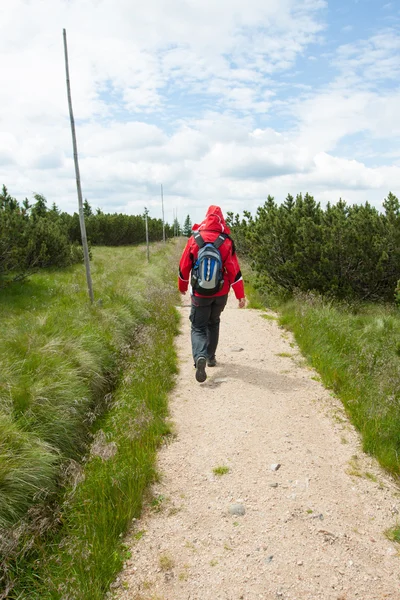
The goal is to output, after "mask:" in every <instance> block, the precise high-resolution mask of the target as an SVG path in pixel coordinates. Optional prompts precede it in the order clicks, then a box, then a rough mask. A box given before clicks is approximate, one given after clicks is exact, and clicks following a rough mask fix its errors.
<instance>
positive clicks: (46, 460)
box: [0, 244, 179, 600]
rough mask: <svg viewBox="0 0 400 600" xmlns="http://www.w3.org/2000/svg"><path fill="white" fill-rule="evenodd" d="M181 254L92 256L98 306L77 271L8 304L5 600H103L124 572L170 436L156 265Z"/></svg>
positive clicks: (2, 405)
mask: <svg viewBox="0 0 400 600" xmlns="http://www.w3.org/2000/svg"><path fill="white" fill-rule="evenodd" d="M177 252H179V249H177V248H176V247H174V246H173V245H169V244H168V245H167V247H166V248H165V247H163V245H158V246H156V247H154V249H153V252H152V258H151V264H150V266H148V265H147V262H146V254H145V250H144V249H143V248H112V249H111V248H109V249H108V248H96V249H95V250H94V260H93V265H92V276H93V282H94V290H95V296H96V300H98V299H100V298H101V303H98V304H96V305H95V306H93V307H92V306H90V305H89V304H88V301H87V298H86V292H85V284H84V280H83V278H84V275H83V273H82V268H81V267H78V266H76V267H73V268H70V269H67V270H65V271H54V272H46V273H41V274H38V275H36V276H35V277H33V278H32V279H31V281H29V282H27V283H25V284H24V285H23V286H22V285H20V286H16V287H14V288H10V289H9V290H5V291H3V292H2V297H1V298H0V308H1V311H2V312H1V314H2V316H1V318H0V320H1V326H2V331H3V332H5V334H4V335H3V336H2V339H1V342H0V361H1V363H2V366H4V368H3V369H2V372H1V375H0V435H1V437H0V439H1V442H0V443H1V447H0V492H1V493H0V499H1V500H0V520H1V525H2V527H6V528H7V531H9V536H8V537H7V536H4V537H3V538H2V556H3V561H2V567H3V573H4V575H3V581H2V584H3V588H7V587H9V588H10V590H9V595H8V596H7V597H8V598H10V599H12V598H15V599H17V598H18V599H22V598H27V597H29V598H30V599H32V600H35V599H39V598H40V599H43V600H46V599H50V598H62V597H64V598H66V597H71V598H72V597H74V598H78V597H79V599H80V600H85V599H86V600H89V599H90V600H97V599H98V600H100V599H102V598H104V594H105V592H106V591H107V589H108V586H109V584H110V583H111V582H112V581H113V579H114V577H115V575H116V573H117V572H118V571H119V570H120V568H121V567H122V564H123V561H124V549H123V546H122V543H121V539H122V538H121V536H122V535H123V533H125V532H126V530H127V527H128V526H129V523H130V521H131V519H132V517H134V516H137V515H138V514H139V513H140V509H141V503H142V495H143V491H144V489H145V487H146V486H147V484H148V483H149V482H150V481H152V480H153V479H154V477H155V476H156V473H155V470H154V458H155V452H156V448H157V446H158V444H159V443H160V440H161V439H162V437H163V436H165V435H166V434H168V432H169V429H168V426H167V425H166V422H165V416H166V415H167V393H168V390H169V389H170V388H171V386H172V384H173V380H174V374H175V372H176V356H175V351H174V348H173V339H174V335H175V334H176V332H177V325H178V321H177V318H178V317H177V313H176V311H175V308H174V305H175V303H176V302H177V294H176V292H175V273H174V272H173V270H169V269H166V268H165V264H168V261H165V260H164V256H165V253H167V254H168V255H169V256H170V257H172V256H173V260H171V259H170V260H169V262H170V263H171V264H174V262H177V260H178V255H177ZM160 299H162V301H160ZM112 390H115V392H114V395H113V396H111V394H110V392H111V391H112ZM92 435H93V438H92V439H93V441H94V442H95V444H94V446H95V448H94V449H93V452H92V453H91V454H90V453H88V448H89V445H90V440H91V436H92ZM82 457H83V458H85V461H84V462H83V463H81V458H82ZM64 490H66V491H64ZM28 516H29V518H28ZM16 533H18V534H19V537H18V536H17V538H16Z"/></svg>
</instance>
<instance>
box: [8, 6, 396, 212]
mask: <svg viewBox="0 0 400 600" xmlns="http://www.w3.org/2000/svg"><path fill="white" fill-rule="evenodd" d="M64 28H65V29H66V33H67V42H68V55H69V71H70V81H71V92H72V104H73V112H74V118H75V126H76V136H77V143H78V154H79V167H80V174H81V185H82V194H83V197H84V198H86V199H87V200H88V202H89V203H90V205H91V206H92V207H93V208H101V209H102V210H103V211H104V212H122V213H126V214H141V213H143V211H144V208H145V207H147V208H148V209H149V211H150V216H152V217H155V218H159V217H161V216H162V204H161V193H160V190H161V184H162V185H163V192H164V208H165V220H166V221H167V222H169V223H172V221H173V218H174V216H175V215H177V216H178V219H179V220H180V222H181V223H183V221H184V220H185V217H186V215H188V214H189V215H190V217H191V220H192V222H193V223H194V222H196V221H197V222H198V221H200V220H201V219H202V218H203V216H204V213H205V211H206V209H207V207H208V206H209V205H210V204H218V205H219V206H221V208H222V210H223V211H224V212H225V213H226V212H227V211H232V212H234V213H239V214H241V213H242V211H243V210H248V211H250V212H252V213H253V214H255V213H256V210H257V207H258V206H260V205H262V204H263V203H264V201H265V200H266V198H267V196H268V194H271V195H272V196H274V197H275V199H276V201H277V202H282V201H283V200H284V199H285V197H286V196H287V194H288V193H291V194H293V195H295V194H297V193H299V192H302V193H306V192H308V193H310V194H312V195H314V197H315V199H316V200H317V201H319V202H320V203H321V205H322V206H326V203H327V202H328V201H329V202H331V203H336V202H337V201H338V200H339V198H343V199H344V200H345V201H346V202H348V203H349V204H354V203H365V202H366V201H368V202H370V203H371V204H372V205H374V206H376V207H377V208H378V209H381V207H382V201H383V200H384V198H385V197H386V196H387V194H388V192H389V191H392V192H393V193H394V194H396V195H397V196H400V144H399V142H400V3H399V2H398V0H396V1H393V2H385V1H382V2H381V1H379V0H246V1H244V0H146V1H143V0H141V1H140V2H139V0H79V1H78V0H12V1H9V2H6V1H5V0H2V2H1V3H0V74H1V79H0V81H1V85H0V109H1V110H0V185H2V184H5V185H6V186H7V188H8V190H9V193H10V194H11V195H12V196H14V197H16V198H17V199H18V200H20V201H22V200H23V199H24V198H25V197H28V199H30V200H32V198H33V194H36V193H39V194H42V195H44V196H45V197H46V199H47V201H48V204H49V206H50V205H51V204H52V203H53V202H55V203H56V204H57V206H58V207H59V208H60V209H61V210H63V211H67V212H70V213H72V212H74V211H76V210H77V191H76V180H75V170H74V160H73V148H72V138H71V129H70V119H69V112H68V102H67V89H66V76H65V63H64V47H63V29H64Z"/></svg>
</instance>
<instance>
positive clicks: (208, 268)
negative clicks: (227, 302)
mask: <svg viewBox="0 0 400 600" xmlns="http://www.w3.org/2000/svg"><path fill="white" fill-rule="evenodd" d="M193 237H194V239H195V242H196V244H197V245H198V247H199V253H198V256H197V260H196V262H195V263H194V265H193V268H192V277H191V281H190V283H191V285H192V288H193V290H194V291H196V292H197V293H198V294H201V295H202V296H214V295H215V294H217V293H218V292H219V291H220V290H221V289H222V286H223V285H224V275H223V264H222V258H221V254H220V252H219V249H218V248H219V247H220V246H221V245H222V244H223V243H224V241H225V240H226V238H227V237H228V236H227V235H225V234H223V233H221V234H220V235H219V236H218V237H217V239H216V240H215V241H214V242H205V241H204V240H203V238H202V237H201V235H200V233H198V232H196V233H194V234H193Z"/></svg>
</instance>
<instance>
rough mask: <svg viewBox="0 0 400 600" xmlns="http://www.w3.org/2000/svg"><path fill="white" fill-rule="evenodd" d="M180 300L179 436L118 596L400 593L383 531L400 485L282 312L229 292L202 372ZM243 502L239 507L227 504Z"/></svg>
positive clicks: (367, 596) (173, 599) (200, 598)
mask: <svg viewBox="0 0 400 600" xmlns="http://www.w3.org/2000/svg"><path fill="white" fill-rule="evenodd" d="M184 302H185V306H183V307H182V308H181V309H180V310H181V313H182V333H181V335H180V336H179V338H178V340H177V346H178V352H179V357H180V363H181V370H180V375H179V377H178V381H177V387H176V389H175V390H174V392H173V394H172V397H171V418H172V420H173V422H174V423H175V429H176V434H177V435H176V438H175V439H174V440H173V441H171V443H169V444H168V445H166V446H165V447H163V448H162V449H161V451H160V453H159V470H160V473H161V475H162V479H161V481H160V482H159V483H157V484H156V485H155V486H154V488H153V494H154V500H153V503H152V507H149V508H148V509H146V510H145V512H144V514H143V517H142V519H141V520H140V521H137V522H136V523H135V524H134V527H133V528H132V532H131V534H130V535H129V536H128V540H127V544H128V545H129V546H131V552H132V556H131V558H130V559H129V560H128V561H127V563H126V566H125V570H124V571H123V572H122V573H121V575H120V577H119V578H118V580H117V582H116V593H115V595H116V598H118V599H119V600H128V599H129V600H219V599H224V600H240V599H243V600H256V599H257V600H258V599H263V600H270V599H271V600H272V599H284V600H289V599H290V600H295V599H298V600H300V599H301V600H306V599H307V600H317V599H321V600H381V599H382V600H383V599H388V598H389V599H392V600H400V557H399V555H398V553H397V552H398V548H396V545H395V544H393V543H392V542H390V541H389V540H388V539H387V538H386V537H385V536H384V531H385V530H386V529H387V528H389V527H392V526H393V525H394V524H395V523H396V520H398V519H399V516H398V511H400V496H399V490H398V489H396V486H395V485H394V483H393V481H391V479H390V478H389V477H388V476H386V475H384V474H383V473H382V471H381V470H380V468H379V467H378V466H377V464H376V462H375V461H374V460H372V459H371V458H369V457H367V456H365V455H364V454H363V453H362V451H361V448H360V443H359V438H358V435H357V434H356V433H355V431H354V429H353V428H352V426H351V425H350V424H349V423H348V420H347V419H346V417H345V415H344V413H343V410H342V407H341V404H340V403H339V402H338V401H337V400H336V399H335V398H333V397H332V396H331V395H330V393H329V392H328V391H327V390H325V389H324V388H323V387H322V385H321V384H320V383H319V382H318V381H317V380H316V379H317V378H316V373H315V372H314V371H312V370H310V369H309V368H307V367H306V366H305V364H304V361H303V360H302V357H301V355H300V354H299V352H298V350H297V348H296V346H295V345H293V341H292V338H291V336H290V335H289V334H288V333H286V332H285V331H283V330H282V329H280V328H279V327H278V325H277V323H276V321H274V320H267V319H265V318H263V317H262V315H263V314H264V315H265V313H262V312H260V311H255V310H248V309H246V310H239V309H238V308H237V302H236V301H234V299H233V298H230V301H229V303H228V306H227V308H226V309H225V311H224V313H223V314H222V323H221V335H220V345H219V348H218V352H217V359H218V366H217V367H216V368H213V369H211V368H208V369H207V374H208V379H207V381H206V382H205V383H204V384H201V385H200V384H198V383H196V381H195V378H194V369H193V365H192V358H191V353H190V333H189V320H188V315H189V306H188V297H186V298H185V300H184ZM239 348H242V349H243V350H241V351H238V350H239ZM287 355H290V356H287ZM277 464H280V465H281V466H280V468H279V469H278V470H276V471H274V470H272V466H273V465H277ZM223 466H226V467H229V472H228V473H227V474H224V475H220V476H217V475H215V474H214V473H213V469H214V468H216V467H223ZM235 503H236V504H239V505H241V506H242V507H244V509H245V514H244V515H232V514H230V512H229V510H230V509H231V510H233V509H232V504H235ZM236 508H237V507H236ZM138 538H140V539H138Z"/></svg>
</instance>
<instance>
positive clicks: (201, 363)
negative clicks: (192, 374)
mask: <svg viewBox="0 0 400 600" xmlns="http://www.w3.org/2000/svg"><path fill="white" fill-rule="evenodd" d="M206 362H207V361H206V359H205V358H204V356H199V358H198V359H197V360H196V381H198V382H199V383H203V381H205V380H206V379H207V373H206Z"/></svg>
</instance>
